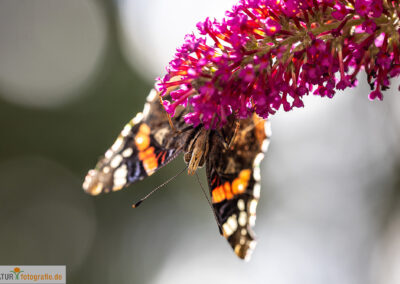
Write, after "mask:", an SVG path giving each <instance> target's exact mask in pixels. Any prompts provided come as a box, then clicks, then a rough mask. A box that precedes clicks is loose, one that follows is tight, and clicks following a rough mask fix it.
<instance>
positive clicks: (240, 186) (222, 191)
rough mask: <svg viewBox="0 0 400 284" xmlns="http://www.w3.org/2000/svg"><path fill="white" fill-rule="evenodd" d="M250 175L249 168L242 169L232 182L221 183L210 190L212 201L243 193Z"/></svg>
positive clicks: (219, 200)
mask: <svg viewBox="0 0 400 284" xmlns="http://www.w3.org/2000/svg"><path fill="white" fill-rule="evenodd" d="M250 176H251V170H249V169H246V170H242V171H241V172H240V173H239V176H238V177H237V178H235V179H234V180H233V182H232V184H231V183H230V182H228V181H227V182H225V183H224V184H223V185H220V186H217V187H216V188H214V190H213V191H212V199H213V203H219V202H221V201H224V200H225V199H228V200H229V199H232V198H233V197H234V196H235V195H237V194H241V193H244V192H245V191H246V189H247V186H248V184H249V180H250Z"/></svg>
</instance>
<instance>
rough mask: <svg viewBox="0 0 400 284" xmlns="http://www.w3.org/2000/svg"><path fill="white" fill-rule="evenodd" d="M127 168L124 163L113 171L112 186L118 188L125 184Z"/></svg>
mask: <svg viewBox="0 0 400 284" xmlns="http://www.w3.org/2000/svg"><path fill="white" fill-rule="evenodd" d="M127 174H128V170H127V167H126V165H122V166H121V167H119V168H118V169H117V170H116V171H115V173H114V188H116V189H120V188H122V187H123V186H124V185H125V184H126V176H127Z"/></svg>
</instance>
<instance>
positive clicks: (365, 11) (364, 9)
mask: <svg viewBox="0 0 400 284" xmlns="http://www.w3.org/2000/svg"><path fill="white" fill-rule="evenodd" d="M399 12H400V7H399V1H382V0H337V1H334V0H241V1H239V3H238V4H237V5H235V6H234V7H233V8H232V9H231V10H230V11H228V12H226V17H225V18H224V19H223V20H222V21H216V20H210V19H208V18H207V19H206V20H205V21H204V22H200V23H199V24H197V29H198V34H197V35H195V34H190V35H187V36H186V38H185V42H184V44H183V45H182V46H181V47H180V48H179V49H177V52H176V54H175V57H174V59H173V60H172V61H171V62H170V63H169V65H168V67H167V74H166V75H165V76H164V77H163V78H160V79H159V82H158V84H157V88H158V90H159V91H160V92H161V95H162V96H164V95H165V94H167V93H168V94H170V98H169V100H168V99H165V100H164V107H165V109H166V111H167V112H168V113H169V114H171V115H174V113H175V109H176V107H177V106H178V105H183V106H185V107H188V108H190V110H191V112H190V113H188V114H187V115H186V116H185V121H186V123H188V124H191V125H194V126H196V125H199V124H204V126H205V127H206V128H219V127H221V126H223V125H224V124H225V123H226V122H227V118H228V117H229V116H230V115H234V116H236V118H237V119H243V118H247V117H249V116H250V115H251V114H252V113H254V112H255V113H257V114H258V115H259V116H260V117H262V118H268V117H269V116H270V115H273V114H275V113H276V111H278V110H279V109H283V110H285V111H290V110H292V109H293V108H299V107H303V106H304V104H303V98H304V96H306V95H309V94H313V95H318V96H321V97H328V98H332V97H333V96H334V95H335V93H336V91H337V90H344V89H346V88H350V87H354V86H355V85H356V84H357V75H358V74H359V73H360V72H366V74H367V81H368V83H369V85H370V86H371V92H370V94H369V98H370V99H371V100H382V99H383V94H382V91H385V90H386V89H388V88H389V86H390V79H391V78H393V77H396V76H398V75H399V73H400V57H399V52H400V50H399V46H400V42H399V33H400V29H399V25H400V23H399ZM171 90H172V91H171ZM165 98H166V97H165Z"/></svg>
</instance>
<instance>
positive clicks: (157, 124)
mask: <svg viewBox="0 0 400 284" xmlns="http://www.w3.org/2000/svg"><path fill="white" fill-rule="evenodd" d="M188 112H189V110H188V109H187V108H184V107H178V108H177V110H176V113H175V115H174V116H173V117H172V118H170V117H168V116H167V114H166V112H165V110H164V108H163V106H162V104H161V101H160V99H159V96H158V94H157V92H156V91H155V90H152V91H151V92H150V94H149V96H148V97H147V102H146V103H145V106H144V110H143V112H141V113H138V114H137V115H136V116H135V117H134V118H133V119H132V120H131V121H130V122H129V123H128V124H126V125H125V127H124V128H123V130H122V132H121V133H120V135H119V136H118V138H117V139H116V141H115V142H114V144H113V145H112V146H111V147H110V148H109V149H108V150H107V151H106V153H105V154H104V156H103V157H102V158H100V160H99V162H98V163H97V165H96V167H95V169H92V170H90V171H89V172H88V174H87V175H86V178H85V181H84V183H83V189H84V190H85V191H86V192H87V193H88V194H91V195H98V194H101V193H107V192H113V191H119V190H121V189H122V188H124V187H127V186H128V185H130V184H132V183H134V182H136V181H139V180H142V179H144V178H146V177H148V176H151V175H152V174H153V173H155V172H156V171H157V170H158V169H160V168H161V167H163V166H165V165H166V164H168V163H169V162H170V161H171V160H173V159H175V158H176V157H177V156H178V155H179V154H180V153H182V152H183V153H184V160H185V162H186V163H187V167H188V172H189V174H193V173H195V171H196V170H197V169H198V168H200V167H202V166H203V165H204V164H205V165H206V174H207V181H208V186H209V189H210V196H211V200H212V209H213V211H214V215H215V217H216V219H217V223H218V226H219V229H220V232H221V234H222V235H223V236H224V237H225V238H226V239H227V240H228V242H229V244H230V246H231V247H232V249H233V250H234V252H235V253H236V255H237V256H238V257H240V258H241V259H247V260H248V259H249V258H250V256H251V252H252V251H253V249H254V247H255V245H256V241H255V236H254V233H253V230H252V227H253V226H254V224H255V220H256V208H257V204H258V200H259V197H260V184H259V182H260V177H261V176H260V168H259V164H260V162H261V160H262V159H263V158H264V152H265V151H266V150H267V147H268V144H269V138H270V127H269V122H268V121H266V120H264V119H261V118H260V117H258V116H257V115H256V114H254V115H253V116H252V117H250V118H247V119H242V120H240V121H239V122H237V121H236V120H235V119H234V118H233V117H230V121H228V123H227V124H226V125H225V126H224V127H222V129H220V130H210V129H205V127H203V126H202V125H199V126H197V127H193V126H192V125H188V124H186V123H185V120H184V115H185V114H187V113H188ZM171 123H172V125H173V127H174V128H175V129H173V128H172V127H171Z"/></svg>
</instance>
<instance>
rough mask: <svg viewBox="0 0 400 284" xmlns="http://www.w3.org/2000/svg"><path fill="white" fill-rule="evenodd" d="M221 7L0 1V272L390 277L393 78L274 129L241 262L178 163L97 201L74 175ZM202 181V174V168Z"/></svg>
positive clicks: (156, 277)
mask: <svg viewBox="0 0 400 284" xmlns="http://www.w3.org/2000/svg"><path fill="white" fill-rule="evenodd" d="M234 2H235V1H227V0H226V1H221V2H218V4H216V3H213V2H212V1H211V0H207V1H196V0H190V1H189V0H187V1H179V0H173V1H172V0H171V1H167V0H164V1H163V0H152V1H141V0H137V1H136V0H131V1H129V0H121V1H105V0H104V1H80V0H73V1H72V0H71V1H66V0H65V1H51V0H20V1H14V0H1V1H0V129H1V130H2V131H1V133H2V135H1V138H2V139H0V228H1V229H0V230H1V231H0V232H1V234H0V264H4V265H6V264H9V265H13V264H15V265H23V264H44V265H46V264H59V265H63V264H65V265H67V277H68V278H67V283H217V282H218V283H228V282H229V283H243V282H245V283H274V284H276V283H278V284H279V283H285V284H286V283H288V284H291V283H316V284H320V283H324V284H326V283H335V284H336V283H341V284H343V283H349V284H357V283H360V284H361V283H362V284H365V283H374V284H375V283H385V284H390V283H399V282H400V245H399V244H400V241H399V236H400V212H399V210H398V203H399V198H398V193H399V188H400V183H399V175H398V173H399V161H400V155H399V154H400V151H399V147H398V145H399V133H400V132H399V131H400V129H399V125H400V116H399V114H398V113H399V111H398V110H399V108H400V99H399V98H398V95H397V94H396V92H397V91H396V89H397V85H398V83H399V82H393V86H394V88H393V90H394V91H391V92H388V94H387V95H386V97H385V101H384V102H383V103H379V102H369V101H368V99H367V95H366V94H367V93H368V86H366V84H363V82H361V81H362V80H361V81H360V86H359V87H358V88H357V89H356V90H352V91H349V92H347V93H338V95H337V96H336V97H335V98H334V99H333V100H331V101H329V100H323V99H321V98H313V97H310V98H309V99H308V100H307V101H306V108H305V109H301V110H296V111H294V112H292V113H280V114H278V115H277V116H276V117H274V118H273V119H272V128H273V137H272V143H271V148H270V151H269V153H268V155H267V158H266V159H265V161H264V162H263V164H262V179H263V184H262V197H261V201H260V204H259V208H258V215H257V225H256V228H255V230H256V232H257V235H258V240H259V244H258V246H257V248H256V250H255V253H254V255H253V259H252V261H251V262H250V263H244V262H242V261H240V260H239V259H237V258H236V256H235V255H234V254H233V252H232V251H231V249H230V247H229V245H228V244H227V242H226V241H225V240H224V239H223V238H221V237H220V236H219V234H218V229H217V226H216V224H215V221H214V218H213V215H212V212H211V210H210V208H209V206H208V204H207V202H206V200H205V199H204V196H203V195H202V193H201V189H200V186H199V185H198V184H197V182H196V180H195V178H193V177H188V176H187V175H186V174H183V175H181V176H179V177H178V178H176V179H175V180H174V181H172V182H171V183H170V184H168V185H167V186H166V187H164V188H163V189H162V190H160V191H159V192H158V193H157V194H156V195H154V196H152V197H151V198H150V199H149V200H147V201H146V202H145V203H144V204H143V205H142V206H141V207H140V208H138V209H132V208H131V204H132V203H133V202H135V201H136V200H138V199H139V198H140V197H141V196H143V195H145V194H146V193H147V192H149V191H150V190H152V189H153V188H155V187H156V186H158V185H159V184H161V183H162V182H163V181H165V180H166V179H168V178H169V177H171V176H173V175H174V174H176V173H177V172H178V171H180V169H181V168H183V167H184V163H183V161H182V158H181V157H179V158H177V159H176V161H174V162H172V163H171V165H169V166H168V167H165V168H163V169H162V170H160V171H159V172H158V173H157V174H155V175H154V176H152V177H151V178H148V179H146V180H144V181H143V182H139V183H137V184H135V185H133V186H131V187H129V189H128V190H124V191H121V192H118V193H114V194H109V195H103V196H99V197H91V196H87V195H86V194H85V193H84V192H83V190H82V189H81V184H82V182H83V179H84V176H85V175H86V172H87V171H88V169H90V168H92V167H93V166H94V165H95V163H96V161H97V159H98V157H99V156H100V155H102V154H103V153H104V152H105V150H106V149H107V148H108V147H109V146H110V145H111V144H112V143H113V141H114V139H115V138H116V136H117V135H118V134H119V132H120V130H121V129H122V127H123V126H124V124H125V123H126V122H128V121H129V120H130V119H131V118H132V117H133V116H134V115H135V114H136V113H137V112H138V111H141V110H142V107H143V104H144V101H145V98H146V96H147V93H148V92H149V90H150V89H151V88H152V85H153V84H154V81H153V79H152V78H154V77H155V76H157V75H162V72H163V69H162V67H163V66H165V65H166V63H167V62H168V60H169V59H170V58H171V56H172V54H173V50H174V47H177V46H178V45H179V44H180V42H181V41H182V38H183V36H184V34H185V33H186V32H189V31H190V30H192V29H193V27H194V23H195V22H196V21H198V20H201V19H202V18H204V17H205V16H206V15H208V14H211V15H214V14H215V15H222V14H223V11H224V10H226V9H228V8H229V7H230V6H231V5H232V3H234ZM200 174H201V176H202V177H203V178H202V182H203V184H204V185H205V184H206V181H205V179H204V172H203V171H200Z"/></svg>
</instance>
